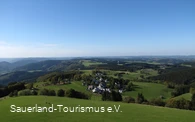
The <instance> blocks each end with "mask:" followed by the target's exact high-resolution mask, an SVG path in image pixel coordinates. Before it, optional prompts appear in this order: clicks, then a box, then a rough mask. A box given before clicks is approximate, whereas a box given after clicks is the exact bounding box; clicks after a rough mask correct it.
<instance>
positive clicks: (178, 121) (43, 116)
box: [0, 96, 195, 122]
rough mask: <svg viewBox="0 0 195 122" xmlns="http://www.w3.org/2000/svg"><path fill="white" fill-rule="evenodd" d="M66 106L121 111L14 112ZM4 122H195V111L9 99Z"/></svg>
mask: <svg viewBox="0 0 195 122" xmlns="http://www.w3.org/2000/svg"><path fill="white" fill-rule="evenodd" d="M46 102H49V103H51V104H53V105H54V108H57V107H55V106H57V105H63V106H66V107H76V106H78V105H80V106H83V107H104V108H105V110H106V109H107V107H112V108H113V109H114V105H115V106H117V109H118V106H119V105H120V108H119V112H116V111H115V109H114V111H115V112H110V113H109V112H107V111H105V112H102V113H98V112H97V113H96V112H89V111H88V112H86V113H81V112H75V113H70V112H68V113H66V112H59V111H54V112H53V113H49V112H43V113H12V112H10V110H11V109H10V105H13V104H14V105H16V106H20V107H25V106H26V107H30V106H31V107H33V106H35V104H37V105H38V106H42V107H43V106H44V107H45V106H47V107H49V106H51V105H48V104H46ZM0 114H1V122H11V121H18V122H26V121H28V122H46V121H47V122H48V121H49V122H66V121H67V122H127V121H129V122H194V119H195V116H194V114H195V112H194V111H188V110H179V109H171V108H164V107H155V106H148V105H140V104H127V103H120V102H103V101H93V100H80V99H71V98H66V97H46V96H26V97H14V98H6V99H4V100H1V101H0Z"/></svg>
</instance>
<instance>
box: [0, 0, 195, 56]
mask: <svg viewBox="0 0 195 122" xmlns="http://www.w3.org/2000/svg"><path fill="white" fill-rule="evenodd" d="M134 55H195V0H0V57H72V56H134Z"/></svg>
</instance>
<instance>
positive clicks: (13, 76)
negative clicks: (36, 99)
mask: <svg viewBox="0 0 195 122" xmlns="http://www.w3.org/2000/svg"><path fill="white" fill-rule="evenodd" d="M44 74H46V72H25V71H16V72H11V73H7V74H3V75H0V84H1V85H7V84H8V83H10V82H19V81H25V82H34V81H36V79H37V78H38V77H39V76H42V75H44Z"/></svg>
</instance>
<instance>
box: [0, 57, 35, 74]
mask: <svg viewBox="0 0 195 122" xmlns="http://www.w3.org/2000/svg"><path fill="white" fill-rule="evenodd" d="M35 62H37V60H19V61H16V62H13V63H9V62H6V61H2V62H0V74H5V73H8V72H11V71H12V70H13V69H15V68H17V67H20V66H24V65H27V64H30V63H35Z"/></svg>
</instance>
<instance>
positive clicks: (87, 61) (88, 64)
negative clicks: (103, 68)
mask: <svg viewBox="0 0 195 122" xmlns="http://www.w3.org/2000/svg"><path fill="white" fill-rule="evenodd" d="M82 63H83V65H84V66H86V67H89V66H91V65H100V64H105V63H102V62H95V61H91V60H83V62H82Z"/></svg>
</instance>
